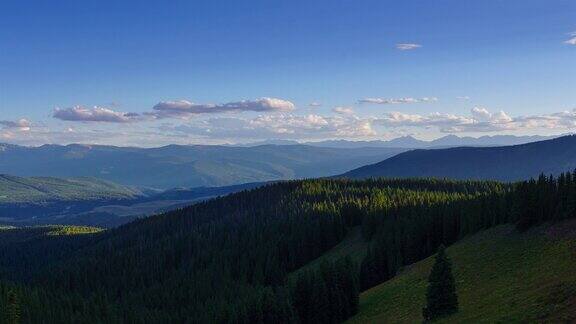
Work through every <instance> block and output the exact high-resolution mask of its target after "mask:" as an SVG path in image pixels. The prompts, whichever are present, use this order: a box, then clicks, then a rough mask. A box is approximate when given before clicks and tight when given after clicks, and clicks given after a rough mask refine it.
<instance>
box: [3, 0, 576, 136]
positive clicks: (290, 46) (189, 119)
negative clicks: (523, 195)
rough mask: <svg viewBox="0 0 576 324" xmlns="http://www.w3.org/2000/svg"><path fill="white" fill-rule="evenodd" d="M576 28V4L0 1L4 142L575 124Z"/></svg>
mask: <svg viewBox="0 0 576 324" xmlns="http://www.w3.org/2000/svg"><path fill="white" fill-rule="evenodd" d="M575 32H576V2H575V1H573V0H572V1H563V0H547V1H545V0H522V1H520V0H502V1H496V0H486V1H462V0H437V1H424V0H422V1H414V0H411V1H410V0H409V1H334V0H331V1H324V0H322V1H270V0H268V1H170V2H160V1H150V2H148V1H130V2H129V1H11V0H4V1H2V2H0V141H7V142H14V143H24V144H34V145H37V144H41V143H44V142H47V143H48V142H49V143H66V142H70V141H78V142H93V143H109V144H119V145H128V144H129V145H149V143H152V144H150V145H155V144H158V145H161V144H166V143H172V142H177V143H224V142H243V141H252V140H261V139H267V138H287V139H296V140H320V139H327V138H347V139H380V138H391V137H396V136H401V135H406V134H414V135H416V136H417V137H421V138H434V137H438V136H442V135H445V134H449V133H454V134H457V135H474V136H479V135H494V134H501V133H511V134H519V135H521V134H553V133H566V132H571V131H573V128H576V114H575V113H574V111H573V109H574V108H576V91H575V88H574V85H575V84H576V64H575V63H576V61H575V58H576V44H575V43H576V34H574V33H575ZM401 44H404V45H401ZM400 48H404V50H402V49H400ZM262 98H273V99H275V100H277V101H269V100H262ZM363 99H379V100H364V101H362V100H363ZM402 99H409V100H402ZM240 103H241V104H240ZM287 103H289V104H287ZM310 103H320V104H321V105H314V107H312V106H310ZM212 108H216V109H212ZM335 108H338V109H335ZM175 109H180V110H175ZM211 109H212V110H211ZM175 111H177V113H174V112H175ZM160 113H162V114H160Z"/></svg>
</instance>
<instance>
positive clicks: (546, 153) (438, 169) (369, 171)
mask: <svg viewBox="0 0 576 324" xmlns="http://www.w3.org/2000/svg"><path fill="white" fill-rule="evenodd" d="M575 167H576V136H574V135H572V136H564V137H560V138H557V139H552V140H547V141H541V142H535V143H529V144H523V145H515V146H502V147H482V148H481V147H459V148H450V149H436V150H414V151H409V152H405V153H402V154H399V155H397V156H394V157H391V158H389V159H387V160H384V161H382V162H379V163H376V164H372V165H368V166H364V167H361V168H358V169H355V170H352V171H350V172H347V173H345V174H343V175H342V176H343V177H350V178H368V177H437V178H444V177H446V178H453V179H492V180H504V181H514V180H523V179H528V178H531V177H537V176H538V175H539V174H540V173H544V174H559V173H561V172H564V171H566V170H572V169H574V168H575Z"/></svg>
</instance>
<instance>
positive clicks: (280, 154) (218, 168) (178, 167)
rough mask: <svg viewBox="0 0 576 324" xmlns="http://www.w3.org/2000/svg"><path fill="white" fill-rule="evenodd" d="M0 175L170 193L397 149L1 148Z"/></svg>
mask: <svg viewBox="0 0 576 324" xmlns="http://www.w3.org/2000/svg"><path fill="white" fill-rule="evenodd" d="M0 147H1V148H2V149H0V173H7V174H12V175H17V176H37V175H42V176H53V177H86V176H88V177H96V178H101V179H105V180H110V181H114V182H117V183H121V184H124V185H136V186H143V187H155V188H161V189H170V188H174V187H201V186H209V187H213V186H228V185H234V184H241V183H250V182H261V181H271V180H281V179H294V178H308V177H321V176H331V175H335V174H340V173H342V172H345V171H347V170H351V169H353V168H357V167H360V166H362V165H366V164H368V163H375V162H378V161H381V160H383V159H386V158H388V157H391V156H393V155H395V154H398V153H401V152H404V151H406V149H399V148H355V149H339V148H325V147H312V146H306V145H283V146H278V145H262V146H256V147H229V146H209V145H195V146H184V145H169V146H165V147H160V148H148V149H147V148H130V147H114V146H98V145H77V144H75V145H68V146H59V145H44V146H41V147H22V146H14V145H1V144H0Z"/></svg>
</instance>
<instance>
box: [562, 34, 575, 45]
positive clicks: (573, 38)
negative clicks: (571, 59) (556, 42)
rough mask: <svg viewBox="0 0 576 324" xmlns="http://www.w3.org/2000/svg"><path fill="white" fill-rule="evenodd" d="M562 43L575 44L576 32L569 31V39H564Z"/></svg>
mask: <svg viewBox="0 0 576 324" xmlns="http://www.w3.org/2000/svg"><path fill="white" fill-rule="evenodd" d="M564 44H568V45H576V32H573V33H570V39H568V40H566V41H565V42H564Z"/></svg>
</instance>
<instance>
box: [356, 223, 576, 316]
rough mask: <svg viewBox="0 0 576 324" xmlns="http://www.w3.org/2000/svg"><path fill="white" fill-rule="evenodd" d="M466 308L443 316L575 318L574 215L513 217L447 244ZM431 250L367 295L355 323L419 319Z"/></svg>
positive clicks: (423, 300)
mask: <svg viewBox="0 0 576 324" xmlns="http://www.w3.org/2000/svg"><path fill="white" fill-rule="evenodd" d="M448 254H449V256H450V258H451V259H452V262H453V267H454V274H455V277H456V282H457V290H458V295H459V301H460V312H459V313H457V314H455V315H453V316H450V317H448V318H446V319H443V320H441V321H439V322H441V323H519V322H553V323H559V322H560V323H562V322H572V321H576V271H574V269H576V222H575V221H571V222H564V223H560V224H556V225H547V226H541V227H539V228H536V229H533V230H531V231H529V232H527V233H522V234H521V233H518V232H516V231H515V230H514V228H513V227H512V226H510V225H506V226H500V227H497V228H493V229H490V230H487V231H484V232H482V233H479V234H476V235H474V236H471V237H469V238H467V239H465V240H463V241H461V242H459V243H457V244H455V245H453V246H451V247H450V248H449V249H448ZM432 262H433V257H431V258H428V259H426V260H423V261H421V262H418V263H416V264H414V265H412V266H410V267H407V268H406V269H404V270H403V271H402V272H401V273H400V274H399V275H398V276H396V277H395V278H394V279H392V280H389V281H387V282H385V283H383V284H381V285H379V286H376V287H374V288H372V289H370V290H368V291H366V292H364V293H363V294H362V295H361V299H360V311H359V313H358V314H357V315H356V316H355V317H353V318H352V319H351V320H349V323H419V322H421V321H422V317H421V309H422V307H423V306H424V303H425V291H426V279H427V276H428V274H429V272H430V269H431V267H432Z"/></svg>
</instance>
